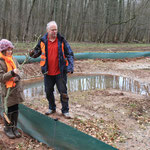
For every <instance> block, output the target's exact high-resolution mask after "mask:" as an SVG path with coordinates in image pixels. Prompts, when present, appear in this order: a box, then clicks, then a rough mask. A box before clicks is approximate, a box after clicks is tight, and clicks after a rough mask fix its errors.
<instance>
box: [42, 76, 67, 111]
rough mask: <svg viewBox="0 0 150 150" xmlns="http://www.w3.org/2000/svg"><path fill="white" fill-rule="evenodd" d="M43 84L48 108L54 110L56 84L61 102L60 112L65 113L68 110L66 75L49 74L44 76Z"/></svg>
mask: <svg viewBox="0 0 150 150" xmlns="http://www.w3.org/2000/svg"><path fill="white" fill-rule="evenodd" d="M44 84H45V93H46V98H47V100H48V102H49V109H51V110H56V104H55V97H54V86H55V84H56V86H57V89H58V92H59V93H60V101H61V104H62V109H61V111H62V113H66V112H68V111H69V104H68V101H69V98H68V95H67V86H66V84H67V75H66V74H64V75H63V76H62V75H61V74H58V75H55V76H50V75H45V76H44Z"/></svg>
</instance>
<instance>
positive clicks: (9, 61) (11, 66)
mask: <svg viewBox="0 0 150 150" xmlns="http://www.w3.org/2000/svg"><path fill="white" fill-rule="evenodd" d="M0 57H1V58H3V59H4V60H5V63H6V66H7V72H9V71H12V70H13V69H16V65H15V63H14V61H13V59H12V56H11V57H8V56H4V55H3V54H2V53H1V52H0ZM5 84H6V88H9V87H15V86H16V83H15V82H14V77H12V78H10V79H9V81H6V83H5Z"/></svg>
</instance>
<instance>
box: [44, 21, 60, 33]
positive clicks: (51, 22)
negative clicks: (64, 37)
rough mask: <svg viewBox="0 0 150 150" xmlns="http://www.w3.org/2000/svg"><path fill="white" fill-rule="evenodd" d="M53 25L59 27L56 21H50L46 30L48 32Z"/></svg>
mask: <svg viewBox="0 0 150 150" xmlns="http://www.w3.org/2000/svg"><path fill="white" fill-rule="evenodd" d="M52 25H55V26H56V27H57V23H56V22H55V21H50V22H49V23H48V24H47V26H46V30H47V31H48V30H49V29H50V27H51V26H52Z"/></svg>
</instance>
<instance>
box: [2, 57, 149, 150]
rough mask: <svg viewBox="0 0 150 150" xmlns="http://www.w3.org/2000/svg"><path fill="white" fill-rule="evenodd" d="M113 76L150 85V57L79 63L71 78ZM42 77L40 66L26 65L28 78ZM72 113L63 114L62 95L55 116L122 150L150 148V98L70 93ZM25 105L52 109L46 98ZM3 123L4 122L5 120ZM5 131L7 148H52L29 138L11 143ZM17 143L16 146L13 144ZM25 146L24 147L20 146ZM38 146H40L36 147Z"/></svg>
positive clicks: (114, 92)
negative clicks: (68, 117)
mask: <svg viewBox="0 0 150 150" xmlns="http://www.w3.org/2000/svg"><path fill="white" fill-rule="evenodd" d="M98 74H111V75H118V76H123V77H128V78H131V79H134V80H137V81H139V82H142V83H150V58H136V59H124V60H110V59H109V60H104V59H96V60H90V59H89V60H75V71H74V74H72V75H70V76H79V75H98ZM37 76H41V73H40V67H39V63H34V64H25V65H24V74H23V78H24V79H29V78H31V79H32V78H34V77H37ZM69 97H70V102H69V104H70V114H71V116H72V119H69V120H68V119H65V118H64V117H63V116H62V115H61V112H60V109H61V105H60V101H59V96H57V97H56V103H57V113H55V114H53V115H51V116H50V117H52V118H58V119H59V121H62V122H64V123H66V124H68V125H71V126H73V127H75V128H77V129H78V130H81V131H83V132H85V133H87V134H89V135H92V136H93V137H96V138H98V139H100V140H101V141H103V142H105V143H107V144H110V145H112V146H114V147H116V148H118V149H120V150H149V149H150V97H149V95H148V96H143V95H139V94H134V93H131V92H125V91H121V90H115V89H106V90H98V89H97V90H89V91H82V92H80V91H77V92H69ZM24 104H25V105H27V106H29V107H31V108H33V109H35V110H37V111H39V112H41V113H43V114H44V113H45V111H46V110H47V107H48V103H47V100H46V99H45V98H41V100H40V101H39V99H37V98H35V99H34V100H26V102H25V103H24ZM1 124H2V121H1ZM0 132H1V135H0V136H1V142H0V145H1V143H3V144H2V145H3V149H5V148H6V146H9V145H11V146H12V149H19V148H18V147H19V146H20V147H21V148H22V149H23V147H24V149H30V148H28V147H25V146H26V145H27V144H26V143H29V145H30V146H31V147H32V149H39V150H40V149H48V148H47V147H46V146H45V145H44V144H41V143H38V142H37V141H36V140H34V139H32V138H31V137H29V136H28V135H25V134H23V137H22V138H21V139H16V140H9V139H7V137H6V136H5V135H4V134H3V131H2V129H0ZM12 143H13V144H12ZM19 143H21V145H19ZM36 146H37V147H36ZM6 149H8V147H7V148H6Z"/></svg>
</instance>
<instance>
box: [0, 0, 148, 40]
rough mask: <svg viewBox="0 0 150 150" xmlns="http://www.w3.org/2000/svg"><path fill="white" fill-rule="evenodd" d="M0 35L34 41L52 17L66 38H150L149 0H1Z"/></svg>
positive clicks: (0, 36) (43, 31)
mask: <svg viewBox="0 0 150 150" xmlns="http://www.w3.org/2000/svg"><path fill="white" fill-rule="evenodd" d="M0 4H1V9H0V39H2V38H6V39H9V40H11V41H20V42H22V41H23V42H24V41H36V40H37V38H38V37H39V36H40V35H43V34H44V33H45V32H46V25H47V23H48V22H49V21H51V20H55V21H56V22H57V24H58V29H59V32H60V33H61V34H62V35H64V36H65V38H66V39H67V40H69V41H78V42H98V43H122V42H136V43H149V42H150V15H149V14H150V0H0Z"/></svg>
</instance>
